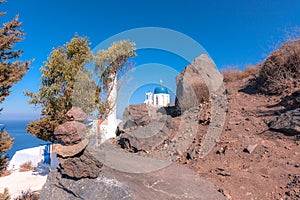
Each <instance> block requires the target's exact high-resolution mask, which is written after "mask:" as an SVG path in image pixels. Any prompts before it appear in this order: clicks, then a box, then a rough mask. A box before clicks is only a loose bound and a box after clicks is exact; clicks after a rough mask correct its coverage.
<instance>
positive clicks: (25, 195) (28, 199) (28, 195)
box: [15, 190, 39, 200]
mask: <svg viewBox="0 0 300 200" xmlns="http://www.w3.org/2000/svg"><path fill="white" fill-rule="evenodd" d="M38 199H39V193H38V192H33V191H31V190H27V191H22V193H21V194H20V195H19V196H18V197H17V198H15V200H38Z"/></svg>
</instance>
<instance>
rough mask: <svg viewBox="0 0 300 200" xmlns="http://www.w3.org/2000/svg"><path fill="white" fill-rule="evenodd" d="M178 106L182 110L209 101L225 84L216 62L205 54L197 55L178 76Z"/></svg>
mask: <svg viewBox="0 0 300 200" xmlns="http://www.w3.org/2000/svg"><path fill="white" fill-rule="evenodd" d="M176 84H177V90H176V102H175V104H176V107H177V108H178V109H180V110H181V111H182V112H184V111H186V110H188V109H190V108H193V107H197V106H199V104H200V103H203V102H205V101H208V100H209V98H210V93H211V92H214V91H217V90H218V89H219V88H220V86H222V84H223V77H222V75H221V74H220V73H219V72H218V70H217V69H216V65H215V64H214V62H213V61H212V60H211V59H210V58H209V57H208V56H207V55H205V54H202V55H200V56H199V57H197V58H196V59H195V60H194V61H193V62H192V63H191V64H190V65H188V66H187V67H186V68H185V69H184V70H183V71H182V72H181V73H180V74H179V75H178V76H177V77H176Z"/></svg>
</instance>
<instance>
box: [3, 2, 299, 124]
mask: <svg viewBox="0 0 300 200" xmlns="http://www.w3.org/2000/svg"><path fill="white" fill-rule="evenodd" d="M0 7H1V8H0V9H1V11H6V12H7V15H5V17H1V18H0V19H1V23H3V22H5V21H7V20H10V19H12V18H13V17H14V16H15V15H16V14H19V18H20V21H22V22H23V26H22V27H23V29H24V31H25V33H26V39H25V40H24V41H22V42H21V43H20V44H18V45H17V47H18V48H21V49H23V50H24V54H23V57H22V59H23V60H28V59H30V60H31V59H34V62H33V63H32V65H31V69H30V70H29V71H28V73H27V75H26V76H25V77H24V79H23V80H22V81H21V82H19V83H18V84H17V85H15V86H14V87H13V88H12V93H11V95H10V96H9V97H7V99H6V101H5V102H4V103H3V104H2V105H1V107H4V110H3V111H2V113H1V115H0V120H1V119H4V118H6V119H8V118H20V119H21V118H22V119H25V118H28V119H29V118H36V117H37V116H38V115H39V109H35V108H34V106H31V105H27V103H26V102H27V98H26V97H25V96H24V95H23V90H25V89H29V90H31V91H37V89H38V87H39V85H40V76H41V73H40V71H39V69H40V67H41V66H42V65H43V62H44V61H46V60H47V56H48V55H49V53H50V51H51V49H52V48H53V47H57V46H59V45H63V44H65V43H66V42H67V41H69V40H70V39H71V38H72V37H73V36H74V34H75V33H78V34H79V35H83V36H87V37H88V38H89V39H90V41H91V45H92V48H94V47H96V45H97V44H99V43H100V42H101V41H103V40H105V39H107V38H109V37H111V36H113V35H115V34H118V33H120V32H123V31H126V30H129V29H133V28H140V27H163V28H168V29H173V30H176V31H179V32H181V33H183V34H186V35H187V36H189V37H191V38H193V39H194V40H196V41H197V42H198V43H200V44H201V45H202V46H203V47H204V48H205V49H206V50H207V52H208V53H209V54H210V56H211V58H212V59H213V60H214V61H215V63H216V65H217V67H218V68H219V69H221V68H224V67H226V66H238V67H239V68H243V67H245V66H246V65H249V64H257V63H258V62H260V61H262V60H264V58H265V56H266V55H267V54H268V53H269V52H270V51H271V50H272V48H271V47H272V46H274V44H277V43H278V41H281V40H282V38H284V35H285V29H286V28H290V27H294V26H299V25H300V12H299V11H300V1H298V0H285V1H284V0H280V1H279V0H273V1H271V0H268V1H266V0H253V1H246V0H215V1H211V0H210V1H209V0H207V1H201V0H198V1H197V0H185V1H179V0H174V1H167V0H165V1H162V0H151V1H147V0H145V1H141V0H139V1H136V0H131V1H122V0H110V1H99V0H85V1H79V0H73V1H67V0H60V1H59V0H51V1H48V0H43V1H41V0H30V1H24V0H8V2H7V3H3V4H2V5H1V6H0ZM175 57H176V56H174V55H172V54H168V53H165V52H162V51H151V50H149V51H147V50H144V51H141V52H139V56H138V57H137V58H136V59H135V60H134V62H135V63H136V65H137V66H139V65H142V64H146V63H162V64H164V65H168V66H170V67H172V68H173V69H175V70H176V71H178V72H179V71H181V70H182V69H183V68H184V66H185V65H186V64H187V62H186V61H185V60H182V59H178V58H175ZM163 78H164V77H163ZM155 81H157V83H158V82H159V80H153V82H154V83H155ZM174 81H175V80H174ZM141 88H143V86H141ZM138 91H140V92H138ZM138 91H137V92H136V94H134V95H136V98H133V99H135V100H132V101H133V103H135V102H139V101H143V100H144V99H141V98H142V96H143V93H142V91H141V89H139V90H138ZM130 101H131V100H130Z"/></svg>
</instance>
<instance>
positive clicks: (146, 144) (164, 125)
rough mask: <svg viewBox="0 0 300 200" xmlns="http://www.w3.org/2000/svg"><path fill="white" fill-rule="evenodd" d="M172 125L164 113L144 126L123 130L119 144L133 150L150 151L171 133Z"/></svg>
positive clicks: (170, 119)
mask: <svg viewBox="0 0 300 200" xmlns="http://www.w3.org/2000/svg"><path fill="white" fill-rule="evenodd" d="M172 127H173V123H172V118H171V117H170V116H167V115H164V117H162V118H160V119H158V120H153V121H151V123H150V124H148V125H146V126H143V127H139V128H137V129H135V130H133V131H130V132H125V133H124V134H122V135H121V137H120V140H119V144H120V145H121V146H122V147H123V148H129V149H132V150H134V151H150V150H153V149H154V148H155V147H157V146H158V145H159V144H161V143H163V141H164V140H166V139H167V138H168V137H169V136H170V135H171V129H172Z"/></svg>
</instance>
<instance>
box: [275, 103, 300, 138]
mask: <svg viewBox="0 0 300 200" xmlns="http://www.w3.org/2000/svg"><path fill="white" fill-rule="evenodd" d="M270 129H273V130H276V131H280V132H283V133H284V134H286V135H298V134H300V108H297V109H294V110H290V111H287V112H285V113H283V114H281V115H280V116H279V117H277V119H276V120H274V121H272V122H271V123H270Z"/></svg>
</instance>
